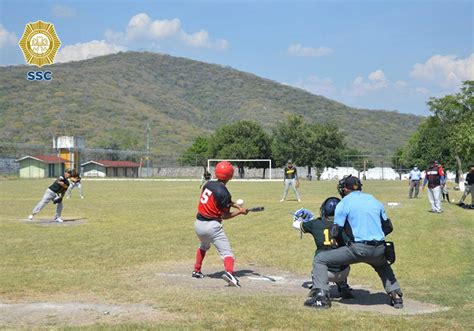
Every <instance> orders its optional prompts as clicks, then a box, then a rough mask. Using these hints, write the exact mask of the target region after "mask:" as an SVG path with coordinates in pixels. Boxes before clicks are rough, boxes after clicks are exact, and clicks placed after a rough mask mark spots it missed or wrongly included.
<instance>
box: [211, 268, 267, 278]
mask: <svg viewBox="0 0 474 331" xmlns="http://www.w3.org/2000/svg"><path fill="white" fill-rule="evenodd" d="M223 274H224V271H218V272H214V273H212V274H207V275H206V276H207V277H209V278H222V275H223ZM234 275H235V276H236V277H238V278H240V277H245V276H262V275H260V274H259V273H256V272H255V271H253V270H247V269H244V270H237V271H234Z"/></svg>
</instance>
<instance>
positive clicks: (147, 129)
mask: <svg viewBox="0 0 474 331" xmlns="http://www.w3.org/2000/svg"><path fill="white" fill-rule="evenodd" d="M146 176H147V177H150V123H147V124H146Z"/></svg>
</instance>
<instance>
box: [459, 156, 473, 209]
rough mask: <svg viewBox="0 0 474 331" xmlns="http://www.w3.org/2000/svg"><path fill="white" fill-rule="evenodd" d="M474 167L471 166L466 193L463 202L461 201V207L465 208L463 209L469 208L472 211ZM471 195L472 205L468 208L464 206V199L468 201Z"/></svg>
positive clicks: (465, 185) (465, 184) (465, 188)
mask: <svg viewBox="0 0 474 331" xmlns="http://www.w3.org/2000/svg"><path fill="white" fill-rule="evenodd" d="M473 191H474V165H471V166H470V167H469V172H468V174H467V175H466V181H465V182H464V193H463V195H462V197H461V200H459V205H460V206H463V207H466V208H467V207H469V208H471V209H474V192H473ZM469 194H470V195H471V205H470V206H467V205H465V204H464V199H466V197H467V196H468V195H469Z"/></svg>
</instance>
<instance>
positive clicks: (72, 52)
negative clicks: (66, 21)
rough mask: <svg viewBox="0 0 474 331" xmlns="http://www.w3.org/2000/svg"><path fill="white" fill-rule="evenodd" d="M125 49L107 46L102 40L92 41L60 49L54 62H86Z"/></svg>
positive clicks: (113, 45)
mask: <svg viewBox="0 0 474 331" xmlns="http://www.w3.org/2000/svg"><path fill="white" fill-rule="evenodd" d="M126 50H127V49H126V48H125V47H123V46H118V45H115V44H109V43H107V42H106V41H104V40H100V41H99V40H92V41H89V42H86V43H77V44H74V45H68V46H64V47H61V49H60V50H59V52H58V54H57V55H56V62H69V61H81V60H87V59H90V58H93V57H96V56H102V55H107V54H114V53H118V52H122V51H126Z"/></svg>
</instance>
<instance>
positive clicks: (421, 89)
mask: <svg viewBox="0 0 474 331" xmlns="http://www.w3.org/2000/svg"><path fill="white" fill-rule="evenodd" d="M415 92H416V93H419V94H428V93H430V92H431V91H430V90H429V89H427V88H426V87H417V88H415Z"/></svg>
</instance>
